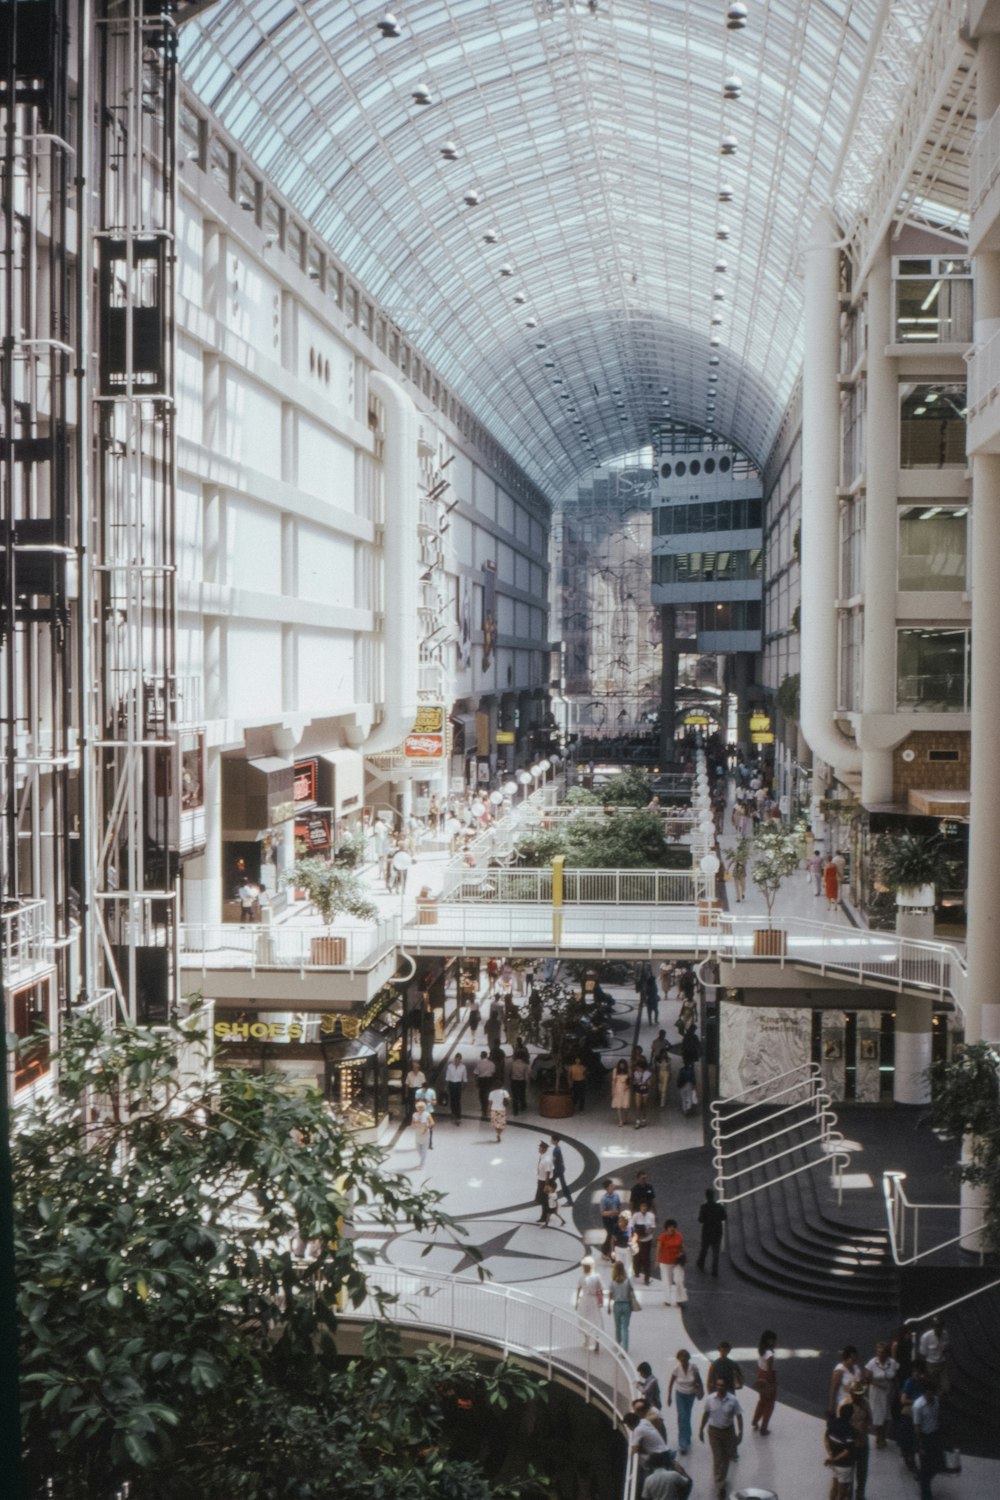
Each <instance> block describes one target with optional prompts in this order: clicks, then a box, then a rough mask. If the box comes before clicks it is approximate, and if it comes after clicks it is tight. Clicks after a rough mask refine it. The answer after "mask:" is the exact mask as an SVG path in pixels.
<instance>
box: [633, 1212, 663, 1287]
mask: <svg viewBox="0 0 1000 1500" xmlns="http://www.w3.org/2000/svg"><path fill="white" fill-rule="evenodd" d="M629 1232H630V1234H631V1236H632V1240H631V1244H632V1254H633V1256H634V1261H633V1264H634V1267H635V1274H636V1275H637V1276H642V1277H643V1278H644V1280H645V1284H646V1286H649V1277H650V1272H651V1270H652V1259H653V1238H654V1236H655V1234H656V1215H655V1214H654V1212H653V1210H652V1208H639V1209H637V1210H636V1211H635V1213H633V1215H632V1218H631V1220H630V1222H629Z"/></svg>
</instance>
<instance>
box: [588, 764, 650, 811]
mask: <svg viewBox="0 0 1000 1500" xmlns="http://www.w3.org/2000/svg"><path fill="white" fill-rule="evenodd" d="M598 796H599V799H600V801H601V802H603V803H604V804H605V806H606V807H607V806H611V805H612V804H619V805H626V806H631V807H646V806H648V804H649V802H650V799H651V798H652V796H653V783H652V782H651V781H650V779H649V777H648V776H647V775H646V773H645V771H640V770H639V769H638V767H636V766H630V767H629V769H628V770H627V771H623V772H622V773H621V775H620V776H612V777H611V778H610V780H609V781H608V783H607V785H606V786H603V787H602V788H601V790H600V792H599V793H598Z"/></svg>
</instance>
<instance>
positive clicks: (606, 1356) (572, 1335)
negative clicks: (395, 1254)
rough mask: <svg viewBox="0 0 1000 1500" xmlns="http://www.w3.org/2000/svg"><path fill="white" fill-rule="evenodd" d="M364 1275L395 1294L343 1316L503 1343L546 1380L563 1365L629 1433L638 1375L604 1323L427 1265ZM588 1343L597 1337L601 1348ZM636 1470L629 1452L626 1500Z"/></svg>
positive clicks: (500, 1345)
mask: <svg viewBox="0 0 1000 1500" xmlns="http://www.w3.org/2000/svg"><path fill="white" fill-rule="evenodd" d="M366 1277H367V1281H368V1283H369V1284H370V1285H374V1286H375V1287H376V1288H377V1289H378V1291H379V1292H381V1293H388V1294H389V1295H390V1296H392V1297H394V1298H395V1299H396V1300H395V1301H393V1302H392V1303H390V1304H389V1305H388V1306H383V1305H381V1304H380V1302H379V1301H378V1299H377V1298H376V1297H375V1296H374V1295H368V1296H366V1297H365V1298H364V1300H363V1301H362V1302H360V1303H359V1304H358V1305H357V1307H351V1308H350V1309H346V1310H345V1311H343V1312H342V1313H340V1314H339V1317H340V1318H341V1319H342V1320H346V1319H352V1318H356V1319H363V1320H365V1321H369V1320H370V1319H372V1318H384V1319H386V1320H388V1321H391V1322H395V1323H401V1324H404V1325H406V1326H407V1327H411V1328H421V1329H424V1330H426V1331H431V1330H433V1331H434V1332H439V1333H442V1334H444V1335H445V1337H446V1338H447V1340H448V1343H449V1344H450V1345H451V1346H452V1347H454V1346H455V1344H456V1342H457V1341H458V1340H460V1339H463V1340H476V1341H478V1342H483V1343H485V1344H488V1345H490V1346H491V1347H493V1348H496V1349H499V1350H501V1351H502V1353H503V1356H504V1358H506V1357H507V1356H508V1355H512V1354H513V1355H516V1356H517V1357H518V1358H519V1359H522V1360H526V1361H530V1362H531V1363H533V1364H538V1365H541V1366H542V1368H543V1369H544V1370H545V1375H546V1378H547V1379H549V1380H551V1379H552V1375H553V1372H554V1371H558V1373H559V1374H560V1375H561V1376H562V1377H563V1378H564V1379H566V1380H567V1381H568V1382H569V1383H571V1384H572V1385H575V1386H576V1387H577V1388H578V1389H579V1390H580V1391H581V1392H582V1394H583V1397H584V1399H585V1400H586V1401H587V1402H588V1403H590V1402H594V1403H595V1404H597V1405H599V1406H601V1407H602V1408H603V1410H604V1411H605V1412H606V1413H607V1415H608V1416H609V1417H610V1418H611V1419H612V1421H613V1422H614V1423H615V1426H616V1427H618V1428H619V1430H621V1431H623V1433H624V1435H625V1437H626V1439H627V1438H628V1430H627V1429H624V1428H622V1422H621V1418H622V1416H623V1415H624V1413H625V1412H628V1411H631V1409H632V1400H633V1393H634V1389H635V1384H636V1380H637V1378H638V1375H637V1371H636V1369H635V1366H634V1365H633V1364H632V1361H631V1360H630V1359H629V1357H628V1355H627V1354H626V1353H625V1351H624V1350H623V1349H621V1348H620V1347H619V1346H618V1345H617V1344H616V1343H615V1342H614V1340H613V1339H612V1338H611V1337H610V1336H609V1335H608V1334H606V1333H605V1332H604V1331H603V1329H601V1328H598V1327H595V1325H594V1324H593V1323H590V1322H588V1321H586V1320H585V1319H583V1318H581V1317H579V1316H578V1315H577V1314H576V1313H575V1312H571V1311H570V1310H568V1309H566V1308H560V1307H557V1306H556V1304H555V1303H550V1302H545V1301H543V1300H542V1299H541V1298H540V1297H536V1296H533V1295H532V1293H530V1292H525V1291H522V1290H521V1289H520V1288H519V1287H512V1286H498V1285H497V1284H496V1283H495V1282H480V1281H466V1280H462V1279H461V1278H460V1277H456V1276H445V1275H441V1274H440V1273H436V1272H433V1271H429V1270H425V1269H424V1268H423V1267H421V1268H419V1269H417V1268H409V1267H392V1266H374V1267H372V1268H370V1269H369V1270H368V1271H367V1272H366ZM590 1342H594V1343H596V1344H597V1346H598V1347H597V1352H596V1353H593V1352H591V1350H590V1348H589V1344H590ZM585 1344H586V1345H588V1347H586V1348H584V1347H583V1346H584V1345H585ZM638 1472H639V1471H638V1465H637V1463H636V1460H635V1456H634V1455H633V1454H632V1453H631V1452H630V1453H629V1459H628V1466H627V1471H626V1481H625V1487H624V1489H623V1492H622V1494H623V1500H634V1496H635V1493H636V1486H637V1479H638Z"/></svg>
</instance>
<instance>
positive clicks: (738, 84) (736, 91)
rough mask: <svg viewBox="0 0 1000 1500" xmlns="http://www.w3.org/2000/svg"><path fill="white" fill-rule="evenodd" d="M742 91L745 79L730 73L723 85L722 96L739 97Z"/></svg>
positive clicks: (728, 97)
mask: <svg viewBox="0 0 1000 1500" xmlns="http://www.w3.org/2000/svg"><path fill="white" fill-rule="evenodd" d="M742 92H743V80H742V79H741V78H737V76H736V74H735V73H730V75H729V77H728V78H727V79H726V81H725V82H724V83H723V85H722V97H723V98H724V99H738V98H739V97H740V95H741V94H742Z"/></svg>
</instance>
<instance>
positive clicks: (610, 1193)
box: [598, 1177, 622, 1260]
mask: <svg viewBox="0 0 1000 1500" xmlns="http://www.w3.org/2000/svg"><path fill="white" fill-rule="evenodd" d="M621 1211H622V1198H621V1194H620V1193H619V1191H618V1189H617V1188H616V1187H615V1184H614V1178H612V1177H607V1178H605V1180H604V1192H603V1193H602V1194H601V1201H600V1203H599V1204H598V1212H599V1213H600V1215H601V1227H602V1228H603V1230H604V1243H603V1245H602V1246H601V1255H602V1257H603V1259H604V1260H610V1259H611V1250H612V1246H613V1245H614V1233H615V1225H616V1224H617V1223H618V1215H619V1214H620V1213H621Z"/></svg>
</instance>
